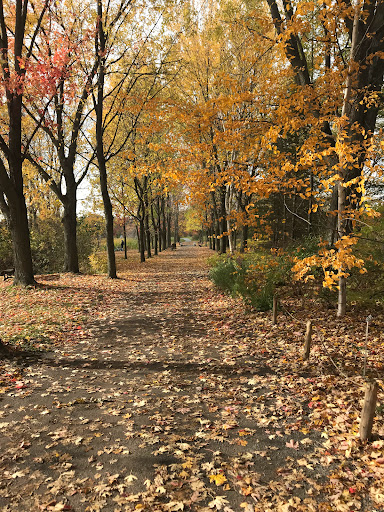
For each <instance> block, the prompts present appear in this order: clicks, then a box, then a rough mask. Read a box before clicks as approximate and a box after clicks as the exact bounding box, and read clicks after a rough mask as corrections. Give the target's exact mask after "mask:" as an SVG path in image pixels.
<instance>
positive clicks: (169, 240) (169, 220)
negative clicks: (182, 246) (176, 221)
mask: <svg viewBox="0 0 384 512" xmlns="http://www.w3.org/2000/svg"><path fill="white" fill-rule="evenodd" d="M171 225H172V216H171V212H168V213H167V247H171V245H172V230H171Z"/></svg>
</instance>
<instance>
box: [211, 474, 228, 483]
mask: <svg viewBox="0 0 384 512" xmlns="http://www.w3.org/2000/svg"><path fill="white" fill-rule="evenodd" d="M209 479H210V481H211V482H215V484H216V485H223V483H224V482H226V481H227V478H226V477H225V476H224V475H221V474H219V475H209Z"/></svg>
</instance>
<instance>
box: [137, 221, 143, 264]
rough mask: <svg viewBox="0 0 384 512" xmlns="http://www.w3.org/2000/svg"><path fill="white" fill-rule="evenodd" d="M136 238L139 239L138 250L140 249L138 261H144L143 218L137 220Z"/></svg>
mask: <svg viewBox="0 0 384 512" xmlns="http://www.w3.org/2000/svg"><path fill="white" fill-rule="evenodd" d="M138 240H139V251H140V262H141V263H144V262H145V236H144V219H142V218H140V220H139V230H138Z"/></svg>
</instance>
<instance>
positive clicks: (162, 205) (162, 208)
mask: <svg viewBox="0 0 384 512" xmlns="http://www.w3.org/2000/svg"><path fill="white" fill-rule="evenodd" d="M161 217H162V224H163V227H162V235H163V236H162V239H163V244H162V245H163V250H165V249H166V248H167V221H166V213H165V198H164V197H162V198H161Z"/></svg>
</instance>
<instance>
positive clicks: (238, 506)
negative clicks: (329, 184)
mask: <svg viewBox="0 0 384 512" xmlns="http://www.w3.org/2000/svg"><path fill="white" fill-rule="evenodd" d="M208 255H209V251H208V250H207V249H204V248H199V247H191V246H190V247H180V248H178V249H177V251H172V252H171V251H166V252H165V253H162V254H161V255H160V256H159V257H156V258H154V259H152V260H151V261H149V262H146V263H145V264H144V265H141V266H140V265H139V264H137V263H132V261H129V265H127V264H126V263H125V262H124V260H119V263H120V269H121V273H120V276H121V278H120V279H119V280H117V281H111V280H107V279H106V278H105V277H103V276H70V275H65V274H63V275H57V276H39V278H38V282H39V287H38V288H36V289H29V290H20V289H17V288H14V287H12V286H11V284H10V282H9V281H7V282H6V283H2V285H1V288H0V300H1V322H2V324H1V334H0V336H1V338H2V339H3V341H5V342H6V343H7V344H8V346H12V349H11V350H10V351H9V354H7V357H5V358H3V360H2V362H1V364H0V371H1V376H0V434H1V435H0V510H2V511H4V512H6V511H28V512H30V511H46V510H47V511H48V510H52V511H60V510H74V511H98V510H103V511H104V510H105V511H116V512H117V511H133V510H143V511H159V512H160V511H178V510H185V511H196V512H208V511H212V510H222V511H224V512H230V511H242V510H244V511H245V512H268V511H320V512H322V511H328V510H340V511H346V512H352V511H358V510H362V511H365V512H374V511H382V510H384V490H383V489H384V412H383V398H384V393H383V371H384V365H383V363H384V350H383V347H384V319H383V315H382V312H381V311H369V312H367V311H360V312H356V311H352V312H351V313H349V315H348V316H347V318H346V319H344V320H342V321H337V320H336V319H335V311H333V310H324V309H322V308H321V306H319V304H317V303H316V302H314V301H312V300H310V299H308V298H307V299H305V300H302V299H299V300H297V299H292V300H286V301H285V302H284V303H283V304H282V305H283V309H282V311H281V313H280V315H279V319H278V325H276V326H273V325H272V324H271V315H270V313H255V312H250V311H247V310H246V309H245V307H244V305H243V304H242V303H241V302H240V301H237V300H234V299H231V298H229V297H227V296H223V295H221V294H219V293H218V292H217V291H215V290H214V289H213V287H212V285H211V283H210V282H209V281H208V278H207V271H208V269H207V266H206V263H205V261H206V258H207V256H208ZM368 313H371V314H372V315H373V322H372V323H371V324H370V330H369V337H368V349H369V350H368V360H367V373H368V375H369V376H371V377H374V378H376V379H377V380H378V382H379V385H380V388H379V400H378V409H377V415H376V418H375V423H374V434H375V437H374V440H373V441H372V442H370V443H368V444H367V445H365V446H363V445H361V444H360V442H359V441H358V435H357V433H358V420H359V415H360V410H361V402H362V399H363V396H364V379H363V377H362V369H363V365H364V350H363V349H364V343H365V326H366V324H365V317H366V316H367V314H368ZM308 318H312V319H313V321H314V337H313V341H314V346H313V350H312V353H311V358H310V360H309V362H303V361H302V357H301V353H302V345H303V336H304V331H305V322H306V320H307V319H308ZM47 349H48V351H47ZM44 351H45V352H44Z"/></svg>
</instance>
